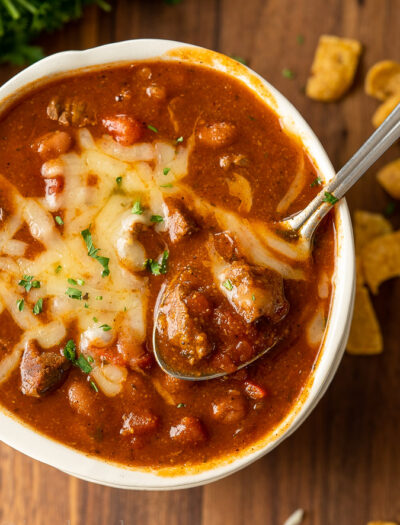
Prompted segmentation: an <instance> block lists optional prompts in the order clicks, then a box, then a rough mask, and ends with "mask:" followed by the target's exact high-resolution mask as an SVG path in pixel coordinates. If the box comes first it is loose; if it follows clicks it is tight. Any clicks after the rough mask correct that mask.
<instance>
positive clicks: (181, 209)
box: [165, 198, 197, 244]
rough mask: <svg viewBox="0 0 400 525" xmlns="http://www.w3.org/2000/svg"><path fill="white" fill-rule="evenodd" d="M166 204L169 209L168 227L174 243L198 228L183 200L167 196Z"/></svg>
mask: <svg viewBox="0 0 400 525" xmlns="http://www.w3.org/2000/svg"><path fill="white" fill-rule="evenodd" d="M165 205H166V207H167V210H168V212H167V213H168V214H167V217H166V227H167V230H168V233H169V237H170V239H171V242H172V243H174V244H175V243H177V242H179V241H180V240H181V239H182V238H183V237H185V236H186V235H191V234H192V233H194V232H195V231H196V230H197V226H196V223H195V221H194V219H193V218H192V217H191V216H190V214H189V212H188V210H187V209H186V208H185V206H184V204H182V202H180V201H179V200H178V199H172V198H167V199H165Z"/></svg>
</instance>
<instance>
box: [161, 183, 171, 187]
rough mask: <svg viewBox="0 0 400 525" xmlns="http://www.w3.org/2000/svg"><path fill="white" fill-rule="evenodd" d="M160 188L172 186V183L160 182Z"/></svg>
mask: <svg viewBox="0 0 400 525" xmlns="http://www.w3.org/2000/svg"><path fill="white" fill-rule="evenodd" d="M160 188H173V186H172V184H171V183H170V182H169V183H168V184H160Z"/></svg>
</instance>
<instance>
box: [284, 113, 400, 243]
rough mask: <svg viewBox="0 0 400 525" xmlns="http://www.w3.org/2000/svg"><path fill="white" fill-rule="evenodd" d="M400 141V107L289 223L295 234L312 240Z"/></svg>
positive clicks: (288, 220)
mask: <svg viewBox="0 0 400 525" xmlns="http://www.w3.org/2000/svg"><path fill="white" fill-rule="evenodd" d="M398 138H400V104H398V105H397V107H396V108H395V109H394V110H393V111H392V112H391V113H390V115H389V116H388V117H387V118H386V119H385V121H384V122H383V123H382V124H381V125H380V126H379V128H378V129H377V130H376V131H375V132H374V133H373V134H372V135H371V136H370V137H369V139H368V140H367V141H366V142H365V143H364V144H363V145H362V146H361V148H360V149H359V150H358V151H356V153H355V154H354V155H353V156H352V157H351V158H350V159H349V160H348V161H347V163H346V164H345V165H344V166H343V168H342V169H341V170H340V171H338V172H337V174H336V175H335V177H334V178H333V179H332V180H331V181H330V182H329V183H328V184H327V185H326V186H324V187H323V188H322V190H321V191H320V192H319V193H318V195H316V196H315V197H314V199H313V200H312V201H311V202H310V204H308V206H307V207H306V208H304V210H302V211H301V212H299V213H297V214H296V215H294V216H293V217H291V218H289V219H287V220H286V221H285V222H287V223H288V224H289V225H290V227H291V228H292V229H294V230H295V231H298V232H301V235H302V237H304V238H306V239H311V236H312V234H313V233H314V230H315V228H316V227H317V226H318V224H319V223H320V222H321V220H322V219H323V218H324V217H325V215H326V214H327V213H328V211H329V210H330V209H331V208H332V204H335V202H336V199H337V200H338V199H341V198H342V197H343V196H344V195H345V193H346V192H347V190H349V189H350V188H351V187H352V186H353V184H355V183H356V182H357V181H358V179H359V178H360V177H361V176H362V175H364V173H365V172H366V171H367V169H368V168H369V167H370V166H372V164H374V162H375V161H376V160H377V159H379V157H381V156H382V155H383V153H384V152H385V151H386V150H387V149H388V148H389V147H390V146H391V145H392V144H393V142H395V141H396V140H397V139H398ZM327 194H328V195H327ZM329 194H330V195H332V196H333V199H332V198H331V197H330V196H329ZM327 198H328V202H327ZM329 200H330V201H331V202H329ZM332 201H333V202H332Z"/></svg>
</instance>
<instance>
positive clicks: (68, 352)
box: [63, 339, 93, 374]
mask: <svg viewBox="0 0 400 525" xmlns="http://www.w3.org/2000/svg"><path fill="white" fill-rule="evenodd" d="M63 354H64V356H65V357H66V359H68V361H71V363H72V364H73V365H74V366H76V367H78V368H80V369H81V370H82V372H84V373H85V374H90V372H91V371H92V367H91V366H90V364H89V358H88V359H86V357H85V356H84V355H83V354H81V355H80V356H79V357H78V359H77V358H76V346H75V343H74V341H73V340H72V339H70V340H69V341H68V342H67V344H66V345H65V347H64V350H63ZM91 359H93V358H91ZM92 362H93V361H92Z"/></svg>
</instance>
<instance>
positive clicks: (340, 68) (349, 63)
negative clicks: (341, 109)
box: [306, 35, 362, 102]
mask: <svg viewBox="0 0 400 525" xmlns="http://www.w3.org/2000/svg"><path fill="white" fill-rule="evenodd" d="M361 49H362V47H361V44H360V42H358V41H357V40H350V39H348V38H339V37H337V36H329V35H322V36H321V37H320V39H319V43H318V47H317V50H316V52H315V56H314V61H313V63H312V66H311V77H310V78H309V79H308V81H307V86H306V94H307V96H308V97H310V98H313V99H315V100H322V101H325V102H329V101H331V100H337V99H339V98H340V97H342V96H343V95H344V94H345V93H346V91H347V90H348V89H349V88H350V86H351V84H352V83H353V79H354V75H355V73H356V69H357V65H358V60H359V57H360V54H361Z"/></svg>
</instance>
